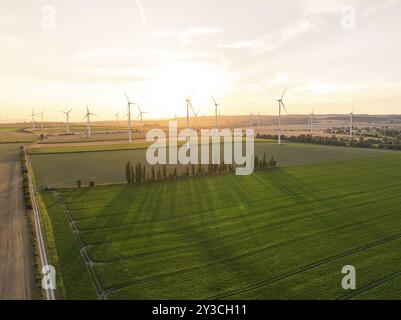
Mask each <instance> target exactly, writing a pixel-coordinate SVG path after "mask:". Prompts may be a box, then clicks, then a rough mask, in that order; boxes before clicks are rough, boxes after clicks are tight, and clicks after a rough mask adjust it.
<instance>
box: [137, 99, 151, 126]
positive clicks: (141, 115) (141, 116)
mask: <svg viewBox="0 0 401 320" xmlns="http://www.w3.org/2000/svg"><path fill="white" fill-rule="evenodd" d="M136 106H137V107H138V110H139V115H138V117H139V118H140V119H141V132H143V115H144V114H145V113H148V112H145V111H142V109H141V107H140V106H139V104H136Z"/></svg>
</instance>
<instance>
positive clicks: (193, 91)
mask: <svg viewBox="0 0 401 320" xmlns="http://www.w3.org/2000/svg"><path fill="white" fill-rule="evenodd" d="M195 91H196V89H194V90H192V93H191V95H190V96H189V100H190V99H191V98H192V96H193V95H194V93H195Z"/></svg>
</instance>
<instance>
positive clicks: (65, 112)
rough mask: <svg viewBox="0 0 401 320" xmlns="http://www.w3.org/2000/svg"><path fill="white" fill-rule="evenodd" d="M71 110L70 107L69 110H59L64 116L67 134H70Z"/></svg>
mask: <svg viewBox="0 0 401 320" xmlns="http://www.w3.org/2000/svg"><path fill="white" fill-rule="evenodd" d="M71 111H72V109H70V110H69V111H61V112H62V113H64V114H65V116H66V128H67V134H70V113H71Z"/></svg>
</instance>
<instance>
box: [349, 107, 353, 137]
mask: <svg viewBox="0 0 401 320" xmlns="http://www.w3.org/2000/svg"><path fill="white" fill-rule="evenodd" d="M353 117H354V110H353V109H352V111H351V113H350V114H349V140H350V141H351V140H352V129H353V120H354V119H353Z"/></svg>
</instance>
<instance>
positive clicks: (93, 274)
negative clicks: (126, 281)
mask: <svg viewBox="0 0 401 320" xmlns="http://www.w3.org/2000/svg"><path fill="white" fill-rule="evenodd" d="M52 193H53V195H54V196H55V198H56V200H57V202H58V203H59V204H60V206H61V208H62V209H63V212H64V214H65V216H66V217H67V220H68V222H69V223H70V226H71V229H72V230H71V231H72V233H73V234H74V237H75V239H76V240H77V242H78V246H79V249H80V250H79V251H80V253H81V257H82V259H84V261H85V264H86V265H87V267H88V271H89V274H90V276H91V279H92V283H93V285H94V287H95V288H96V291H97V293H98V295H99V297H101V298H102V299H104V300H105V299H106V298H107V294H106V292H105V290H104V289H103V286H102V284H101V283H100V280H99V278H98V276H97V274H96V272H95V270H94V269H93V266H94V265H95V264H96V262H94V261H93V260H92V259H91V258H90V257H89V255H88V253H87V252H86V246H85V245H84V243H83V241H82V239H81V237H80V236H79V230H78V229H77V227H76V226H75V221H74V219H73V218H72V216H71V215H70V213H69V211H68V209H67V207H66V206H65V204H64V202H63V201H62V199H61V197H60V195H59V193H58V192H57V191H53V192H52Z"/></svg>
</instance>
